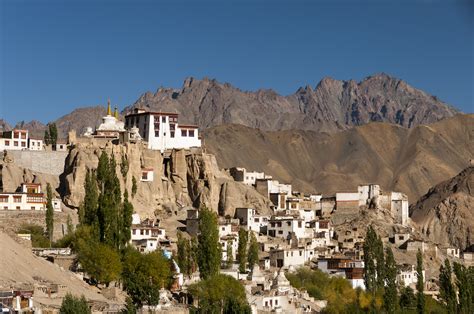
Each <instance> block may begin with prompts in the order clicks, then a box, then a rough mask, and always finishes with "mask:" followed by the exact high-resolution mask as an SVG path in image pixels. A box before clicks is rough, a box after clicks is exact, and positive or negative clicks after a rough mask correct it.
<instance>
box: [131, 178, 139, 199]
mask: <svg viewBox="0 0 474 314" xmlns="http://www.w3.org/2000/svg"><path fill="white" fill-rule="evenodd" d="M137 190H138V186H137V179H135V177H132V198H134V197H135V195H136V194H137Z"/></svg>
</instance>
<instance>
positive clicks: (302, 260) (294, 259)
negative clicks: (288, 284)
mask: <svg viewBox="0 0 474 314" xmlns="http://www.w3.org/2000/svg"><path fill="white" fill-rule="evenodd" d="M313 257H315V253H314V250H312V249H309V248H306V247H304V246H301V247H296V248H293V247H292V248H275V249H272V250H270V265H271V266H273V267H278V268H285V269H288V268H290V267H294V268H297V267H300V266H303V265H304V264H306V263H307V262H309V261H310V260H311V259H312V258H313Z"/></svg>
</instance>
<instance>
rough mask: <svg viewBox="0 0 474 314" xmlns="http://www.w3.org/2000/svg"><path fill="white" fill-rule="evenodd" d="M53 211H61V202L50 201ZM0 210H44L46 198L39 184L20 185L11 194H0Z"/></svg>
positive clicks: (57, 200)
mask: <svg viewBox="0 0 474 314" xmlns="http://www.w3.org/2000/svg"><path fill="white" fill-rule="evenodd" d="M52 205H53V209H54V211H61V200H60V199H59V198H55V197H54V198H53V199H52ZM2 210H8V211H12V210H30V211H44V210H46V196H45V193H44V192H43V189H42V187H41V184H39V183H22V184H21V186H20V187H19V188H18V189H17V190H16V191H13V192H5V191H3V192H0V211H2Z"/></svg>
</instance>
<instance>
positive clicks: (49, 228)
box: [46, 183, 54, 247]
mask: <svg viewBox="0 0 474 314" xmlns="http://www.w3.org/2000/svg"><path fill="white" fill-rule="evenodd" d="M53 232H54V209H53V189H52V188H51V185H50V184H49V183H48V185H47V186H46V234H47V235H48V239H49V246H50V247H51V243H52V241H53Z"/></svg>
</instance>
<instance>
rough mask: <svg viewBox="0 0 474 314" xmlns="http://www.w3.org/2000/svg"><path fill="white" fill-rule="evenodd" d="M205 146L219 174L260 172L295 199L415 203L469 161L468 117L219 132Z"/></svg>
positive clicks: (472, 118) (472, 134) (473, 131)
mask: <svg viewBox="0 0 474 314" xmlns="http://www.w3.org/2000/svg"><path fill="white" fill-rule="evenodd" d="M203 139H204V145H205V149H206V151H207V152H209V153H212V154H215V155H216V158H217V161H218V163H219V166H221V167H233V166H240V167H245V168H247V169H248V170H253V171H265V173H267V174H270V175H273V176H274V177H275V178H276V179H278V180H280V181H282V182H288V183H292V184H293V185H294V186H295V188H296V189H299V190H301V191H307V192H310V191H319V192H323V193H334V192H336V191H341V190H353V189H355V188H356V186H357V185H358V184H363V183H378V184H380V185H381V186H382V188H384V189H386V190H395V191H401V192H404V193H406V194H407V195H408V196H409V200H410V201H411V202H415V201H416V200H417V199H418V198H419V197H420V196H422V195H423V194H425V193H426V192H427V191H428V189H429V188H431V187H432V186H433V184H436V183H439V182H441V181H443V180H446V178H450V177H452V176H454V175H455V174H457V173H459V171H461V170H462V169H464V168H465V167H466V165H467V164H468V163H469V160H470V159H471V158H472V157H473V156H474V115H473V114H470V115H457V116H455V117H453V118H450V119H446V120H442V121H440V122H437V123H433V124H430V125H429V126H425V125H420V126H417V127H414V128H411V129H407V128H403V127H400V126H397V125H394V124H387V123H369V124H366V125H363V126H360V127H355V128H352V129H349V130H345V131H342V132H337V133H331V134H329V133H318V132H314V131H304V130H291V131H272V132H268V131H262V130H257V129H252V128H249V127H245V126H241V125H221V126H218V127H214V128H211V129H208V130H205V131H204V134H203Z"/></svg>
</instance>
